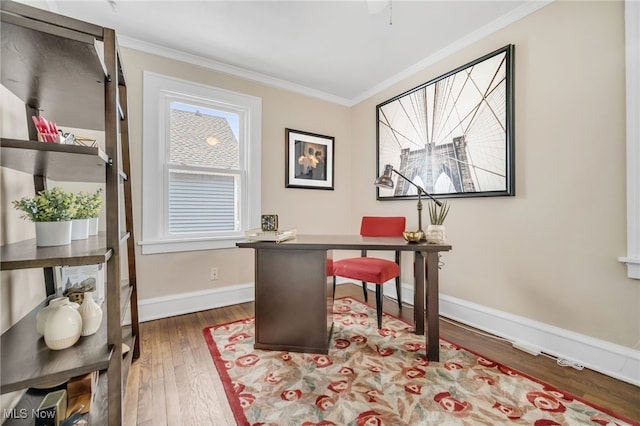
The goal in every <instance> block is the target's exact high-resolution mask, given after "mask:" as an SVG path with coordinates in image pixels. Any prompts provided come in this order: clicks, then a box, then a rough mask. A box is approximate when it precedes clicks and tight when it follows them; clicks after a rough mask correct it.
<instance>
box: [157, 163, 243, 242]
mask: <svg viewBox="0 0 640 426" xmlns="http://www.w3.org/2000/svg"><path fill="white" fill-rule="evenodd" d="M238 188H239V177H238V176H236V175H231V174H229V175H226V174H219V173H203V172H191V171H184V170H169V232H170V233H172V234H185V233H190V234H200V233H210V232H222V231H237V230H238V229H239V206H238V204H237V202H236V200H237V199H238V197H237V194H238Z"/></svg>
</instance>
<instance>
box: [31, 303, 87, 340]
mask: <svg viewBox="0 0 640 426" xmlns="http://www.w3.org/2000/svg"><path fill="white" fill-rule="evenodd" d="M67 303H71V302H69V298H68V297H56V298H55V299H51V300H50V301H49V305H48V306H45V307H44V308H42V309H40V310H39V311H38V314H37V315H36V331H37V332H38V334H39V335H41V336H44V326H45V324H46V323H47V319H48V318H49V315H51V312H53V310H54V309H55V308H56V307H58V306H62V305H66V304H67ZM75 305H76V306H77V307H79V306H78V304H77V303H76V304H75Z"/></svg>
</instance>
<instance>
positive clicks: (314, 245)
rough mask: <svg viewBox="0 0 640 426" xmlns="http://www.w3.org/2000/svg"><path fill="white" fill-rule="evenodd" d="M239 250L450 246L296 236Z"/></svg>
mask: <svg viewBox="0 0 640 426" xmlns="http://www.w3.org/2000/svg"><path fill="white" fill-rule="evenodd" d="M236 246H238V247H241V248H253V249H274V250H277V249H316V250H362V249H367V250H400V251H421V252H439V251H449V250H451V245H450V244H428V243H425V242H423V243H408V242H407V241H405V239H404V238H402V237H362V236H360V235H312V234H306V235H304V234H303V235H297V236H296V238H295V239H292V240H287V241H282V242H279V243H274V242H272V241H243V242H239V243H236Z"/></svg>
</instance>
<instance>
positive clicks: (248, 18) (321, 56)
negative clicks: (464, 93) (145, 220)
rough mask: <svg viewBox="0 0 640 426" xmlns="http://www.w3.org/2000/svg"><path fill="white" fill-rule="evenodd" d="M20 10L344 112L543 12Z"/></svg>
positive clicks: (416, 0)
mask: <svg viewBox="0 0 640 426" xmlns="http://www.w3.org/2000/svg"><path fill="white" fill-rule="evenodd" d="M25 2H27V3H29V4H32V5H34V6H37V7H43V8H47V9H49V10H51V11H53V12H56V13H61V14H63V15H67V16H71V17H74V18H77V19H81V20H84V21H88V22H92V23H95V24H98V25H101V26H106V27H110V28H113V29H115V30H116V31H117V32H118V37H119V42H120V44H121V45H122V46H125V47H132V48H136V49H139V50H144V51H149V52H152V53H156V54H161V55H165V56H170V57H171V56H174V57H177V58H178V59H181V60H186V61H189V62H194V63H198V64H200V65H204V66H208V67H211V68H214V69H218V70H220V71H223V72H228V73H231V74H235V75H239V76H241V77H244V78H249V79H252V80H256V81H260V82H263V83H266V84H269V85H274V86H279V87H283V88H287V89H289V90H294V91H297V92H301V93H306V94H309V95H311V96H315V97H319V98H324V99H327V100H330V101H333V102H337V103H341V104H344V105H353V104H355V103H357V102H359V101H361V100H363V99H366V98H367V97H368V96H370V95H372V94H374V93H376V92H377V91H379V90H381V89H383V88H385V87H386V86H389V85H390V84H392V83H394V82H395V81H398V80H399V79H400V78H402V77H403V76H406V75H408V74H409V73H411V72H415V71H417V70H419V69H421V68H424V67H426V66H428V65H429V64H431V63H434V62H435V61H437V60H438V59H441V58H442V57H444V56H446V55H448V54H451V53H453V52H454V51H456V50H458V49H460V48H462V47H464V46H466V45H468V44H470V43H472V42H474V41H476V40H478V39H480V38H481V37H484V36H486V35H487V34H490V33H491V32H493V31H496V30H498V29H500V28H502V27H504V26H505V25H508V24H510V23H511V22H514V21H516V20H517V19H520V18H522V17H523V16H526V15H527V14H529V13H531V12H533V11H535V10H537V9H539V8H540V7H543V6H544V5H546V4H548V0H545V1H542V0H521V1H516V0H507V1H505V0H499V1H484V0H472V1H451V0H449V1H426V0H412V1H408V0H392V1H391V2H389V1H388V0H381V1H378V0H369V1H367V0H352V1H303V0H297V1H294V0H289V1H282V0H280V1H221V0H216V1H167V0H163V1H134V0H109V1H107V0H93V1H87V0H84V1H70V0H44V1H35V2H34V1H25ZM500 47H502V46H495V48H496V49H498V48H500ZM487 53H489V52H487ZM470 59H474V58H470ZM461 65H462V64H461Z"/></svg>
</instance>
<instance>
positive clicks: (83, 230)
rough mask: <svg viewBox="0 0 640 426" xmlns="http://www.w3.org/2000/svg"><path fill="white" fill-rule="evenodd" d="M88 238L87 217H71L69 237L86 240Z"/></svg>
mask: <svg viewBox="0 0 640 426" xmlns="http://www.w3.org/2000/svg"><path fill="white" fill-rule="evenodd" d="M87 238H89V219H73V220H72V221H71V239H72V240H86V239H87Z"/></svg>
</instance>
